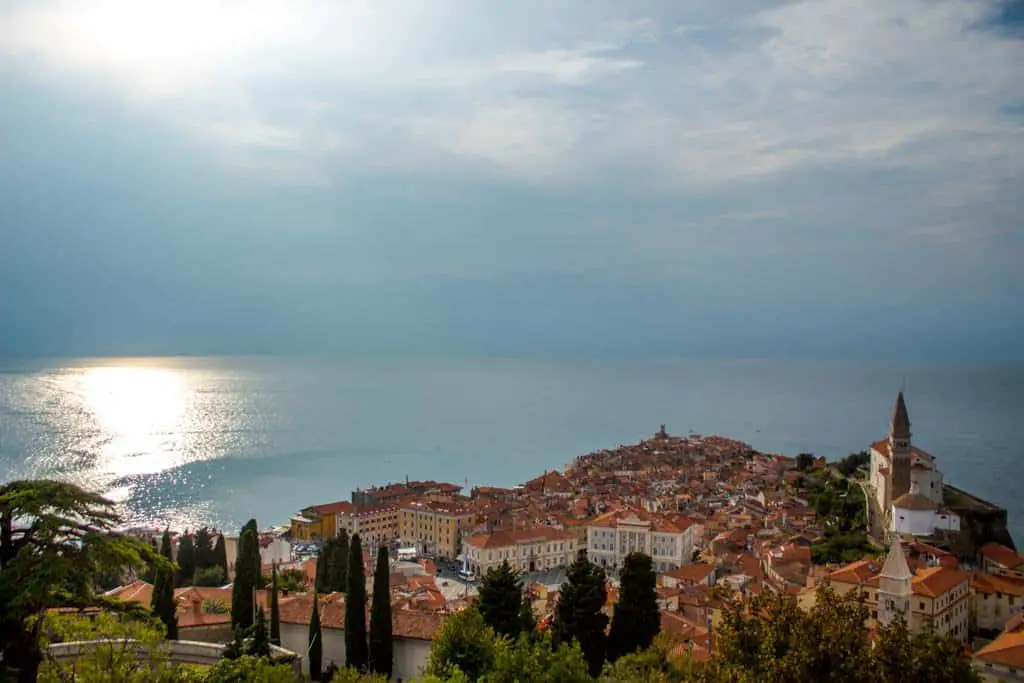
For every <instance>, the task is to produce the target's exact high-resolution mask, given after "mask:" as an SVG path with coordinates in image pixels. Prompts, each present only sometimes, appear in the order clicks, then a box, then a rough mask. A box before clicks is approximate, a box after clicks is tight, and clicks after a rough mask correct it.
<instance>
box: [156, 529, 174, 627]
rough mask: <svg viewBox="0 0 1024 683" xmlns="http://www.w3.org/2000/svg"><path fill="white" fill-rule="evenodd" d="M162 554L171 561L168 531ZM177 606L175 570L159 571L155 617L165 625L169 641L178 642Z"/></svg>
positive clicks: (163, 540)
mask: <svg viewBox="0 0 1024 683" xmlns="http://www.w3.org/2000/svg"><path fill="white" fill-rule="evenodd" d="M160 554H161V555H163V556H164V557H166V558H167V559H168V560H170V559H171V554H172V553H171V533H170V531H169V530H166V529H165V530H164V535H163V538H162V539H161V541H160ZM176 606H177V604H176V603H175V600H174V569H173V568H172V569H159V570H157V572H156V577H155V578H154V580H153V616H155V617H157V618H158V619H160V621H162V622H163V623H164V626H165V627H166V629H167V638H168V639H169V640H177V638H178V617H177V616H176V614H175V612H176V611H177V610H176V609H175V607H176Z"/></svg>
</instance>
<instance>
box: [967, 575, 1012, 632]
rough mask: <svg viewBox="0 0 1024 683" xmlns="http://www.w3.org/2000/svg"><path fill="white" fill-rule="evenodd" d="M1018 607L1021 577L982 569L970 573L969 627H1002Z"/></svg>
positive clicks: (982, 629)
mask: <svg viewBox="0 0 1024 683" xmlns="http://www.w3.org/2000/svg"><path fill="white" fill-rule="evenodd" d="M1022 611H1024V578H1021V577H1018V576H1012V575H1002V574H985V573H983V572H977V573H976V574H974V575H973V576H971V612H970V616H971V620H970V622H971V630H980V631H1002V630H1003V628H1004V627H1005V626H1006V623H1007V622H1008V621H1009V620H1010V618H1011V617H1013V616H1014V615H1015V614H1018V613H1020V612H1022Z"/></svg>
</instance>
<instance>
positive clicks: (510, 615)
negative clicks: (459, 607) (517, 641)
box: [476, 561, 533, 639]
mask: <svg viewBox="0 0 1024 683" xmlns="http://www.w3.org/2000/svg"><path fill="white" fill-rule="evenodd" d="M479 593H480V597H479V600H478V601H477V603H476V608H477V609H478V610H480V614H482V615H483V618H484V623H486V624H487V625H488V626H490V627H491V628H492V629H494V632H495V633H497V634H498V635H500V636H507V637H509V638H513V639H514V638H517V637H518V636H519V634H520V633H522V632H523V631H524V630H526V631H530V630H532V620H533V615H532V613H530V614H529V621H526V616H525V615H524V614H523V585H522V582H521V580H520V577H519V572H517V571H515V570H513V569H512V567H511V566H509V563H508V561H504V562H502V563H501V564H500V565H499V566H497V567H493V568H491V569H490V570H488V572H487V574H486V575H485V576H484V579H483V581H482V582H481V583H480V590H479Z"/></svg>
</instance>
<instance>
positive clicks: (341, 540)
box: [327, 529, 348, 593]
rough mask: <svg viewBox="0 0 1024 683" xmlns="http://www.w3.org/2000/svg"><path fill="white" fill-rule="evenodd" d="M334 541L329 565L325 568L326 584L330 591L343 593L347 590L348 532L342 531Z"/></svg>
mask: <svg viewBox="0 0 1024 683" xmlns="http://www.w3.org/2000/svg"><path fill="white" fill-rule="evenodd" d="M332 540H333V541H334V545H333V552H332V553H331V554H330V558H331V559H330V564H329V565H328V567H327V576H328V583H329V584H330V586H331V590H335V591H338V592H340V593H344V592H345V591H346V590H348V532H347V531H345V530H344V529H342V530H341V533H340V534H338V537H337V538H335V539H332Z"/></svg>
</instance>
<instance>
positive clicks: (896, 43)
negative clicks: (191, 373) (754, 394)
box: [0, 0, 1024, 358]
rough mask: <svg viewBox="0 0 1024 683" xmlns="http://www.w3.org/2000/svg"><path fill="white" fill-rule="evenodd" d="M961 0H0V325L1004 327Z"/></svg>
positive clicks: (780, 334)
mask: <svg viewBox="0 0 1024 683" xmlns="http://www.w3.org/2000/svg"><path fill="white" fill-rule="evenodd" d="M1021 8H1022V5H1021V3H1020V2H1016V3H1006V2H995V1H988V2H986V1H983V0H955V1H943V0H885V2H881V1H879V2H869V1H865V0H810V1H808V2H767V1H764V2H755V1H753V0H728V2H724V1H723V0H686V1H685V2H682V1H679V0H666V1H665V2H645V1H642V0H641V1H637V0H631V1H630V2H623V1H621V0H579V1H578V2H556V1H555V0H515V1H510V2H504V1H497V0H489V1H478V0H472V1H470V0H466V1H464V2H457V1H451V2H445V1H440V0H439V1H436V2H413V1H412V0H409V1H408V2H384V1H382V0H368V1H365V2H363V1H360V0H346V1H345V2H308V3H307V2H299V1H297V0H286V1H282V2H258V1H252V2H214V1H213V0H199V1H196V2H193V1H191V0H174V1H173V2H146V1H142V0H124V1H122V2H88V1H86V0H70V1H68V2H48V1H44V0H33V1H32V2H0V355H4V354H15V355H50V354H69V355H70V354H165V353H232V352H334V351H389V352H390V351H395V352H413V353H415V352H442V353H445V352H447V353H470V352H471V353H494V354H516V355H525V354H539V355H547V354H561V353H580V354H604V353H610V354H633V355H635V354H657V355H693V354H715V355H741V356H777V355H815V356H833V357H850V356H870V357H893V356H907V355H920V356H923V357H939V356H942V357H969V358H990V357H1010V358H1022V357H1024V343H1022V342H1021V341H1020V337H1021V336H1022V334H1024V303H1022V300H1024V267H1022V262H1024V259H1022V257H1024V250H1022V246H1024V235H1022V232H1024V225H1022V222H1024V221H1022V213H1024V198H1022V197H1024V192H1022V188H1024V33H1022V29H1024V21H1022V15H1024V12H1022V11H1021Z"/></svg>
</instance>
